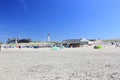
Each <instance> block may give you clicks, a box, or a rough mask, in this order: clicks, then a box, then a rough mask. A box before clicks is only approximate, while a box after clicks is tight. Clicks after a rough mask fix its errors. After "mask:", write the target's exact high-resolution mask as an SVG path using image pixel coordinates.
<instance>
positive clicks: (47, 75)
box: [0, 47, 120, 80]
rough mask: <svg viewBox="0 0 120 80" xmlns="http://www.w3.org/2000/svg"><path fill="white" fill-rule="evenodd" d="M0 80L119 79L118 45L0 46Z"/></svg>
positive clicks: (119, 53)
mask: <svg viewBox="0 0 120 80" xmlns="http://www.w3.org/2000/svg"><path fill="white" fill-rule="evenodd" d="M0 80H120V48H115V47H104V48H103V49H93V47H83V48H65V49H60V50H52V49H51V48H39V49H27V48H26V49H17V48H13V49H2V51H1V52H0Z"/></svg>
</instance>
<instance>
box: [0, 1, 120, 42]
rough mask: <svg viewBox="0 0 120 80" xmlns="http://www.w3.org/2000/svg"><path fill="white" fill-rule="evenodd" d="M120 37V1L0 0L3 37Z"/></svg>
mask: <svg viewBox="0 0 120 80" xmlns="http://www.w3.org/2000/svg"><path fill="white" fill-rule="evenodd" d="M48 33H50V35H51V40H52V41H62V40H64V39H71V38H95V39H98V38H101V39H109V38H120V0H0V40H1V41H5V40H7V38H12V37H18V38H31V39H32V40H39V41H46V40H47V34H48Z"/></svg>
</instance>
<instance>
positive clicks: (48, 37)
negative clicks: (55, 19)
mask: <svg viewBox="0 0 120 80" xmlns="http://www.w3.org/2000/svg"><path fill="white" fill-rule="evenodd" d="M48 42H50V34H48Z"/></svg>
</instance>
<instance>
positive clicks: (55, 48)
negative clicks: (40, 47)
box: [52, 46, 60, 50]
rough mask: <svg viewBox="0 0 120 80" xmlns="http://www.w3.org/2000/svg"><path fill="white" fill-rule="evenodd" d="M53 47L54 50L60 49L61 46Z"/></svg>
mask: <svg viewBox="0 0 120 80" xmlns="http://www.w3.org/2000/svg"><path fill="white" fill-rule="evenodd" d="M52 49H53V50H59V49H60V48H59V47H56V46H55V47H53V48H52Z"/></svg>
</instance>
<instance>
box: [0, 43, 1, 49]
mask: <svg viewBox="0 0 120 80" xmlns="http://www.w3.org/2000/svg"><path fill="white" fill-rule="evenodd" d="M0 51H1V43H0Z"/></svg>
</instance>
